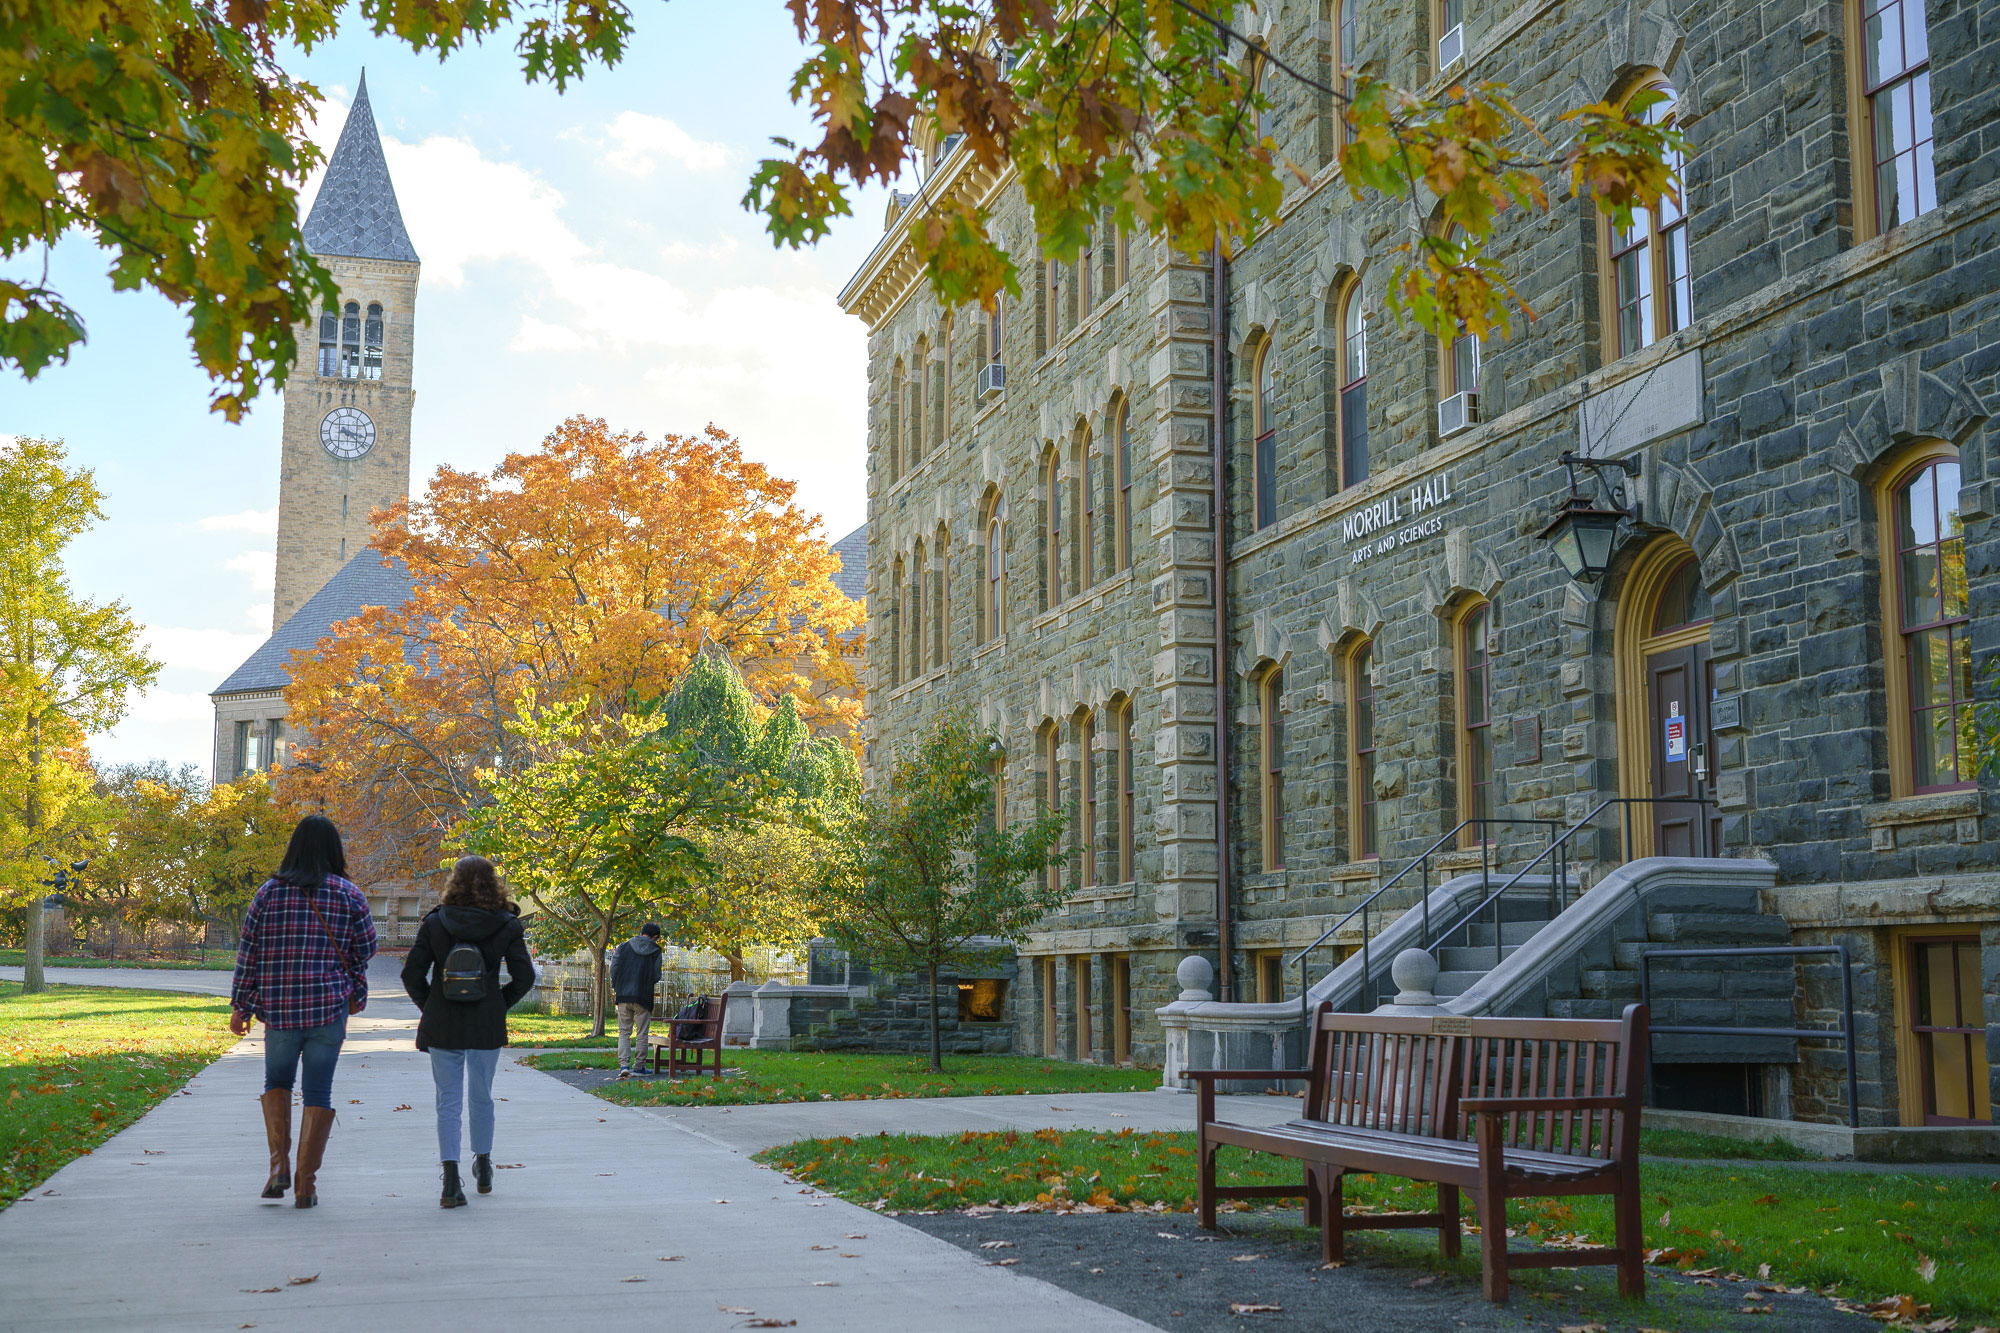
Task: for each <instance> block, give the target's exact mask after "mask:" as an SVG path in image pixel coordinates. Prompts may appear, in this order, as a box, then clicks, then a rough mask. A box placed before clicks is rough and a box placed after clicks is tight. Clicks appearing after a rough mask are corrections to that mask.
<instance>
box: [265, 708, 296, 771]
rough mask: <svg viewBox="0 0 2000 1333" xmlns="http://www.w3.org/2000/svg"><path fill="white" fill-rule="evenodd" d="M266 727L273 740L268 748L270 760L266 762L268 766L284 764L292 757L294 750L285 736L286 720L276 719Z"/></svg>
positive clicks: (266, 724)
mask: <svg viewBox="0 0 2000 1333" xmlns="http://www.w3.org/2000/svg"><path fill="white" fill-rule="evenodd" d="M264 725H265V729H266V731H267V732H268V733H269V735H270V738H271V739H270V744H269V745H268V746H267V747H266V748H268V749H269V751H270V758H269V759H268V760H267V761H266V766H267V767H268V766H269V765H271V764H283V763H284V762H285V761H286V760H287V759H288V758H290V757H291V750H292V746H291V741H290V740H289V739H288V738H287V737H286V735H285V720H284V719H283V718H278V717H274V718H272V719H271V720H270V721H269V722H267V723H265V724H264Z"/></svg>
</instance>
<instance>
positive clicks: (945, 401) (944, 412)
mask: <svg viewBox="0 0 2000 1333" xmlns="http://www.w3.org/2000/svg"><path fill="white" fill-rule="evenodd" d="M953 328H954V323H953V321H952V320H951V319H950V318H949V317H947V318H946V319H945V322H944V328H943V330H942V331H941V332H939V334H938V364H937V373H936V374H935V375H934V376H933V377H932V382H931V390H932V392H931V406H932V410H933V411H934V412H935V413H936V416H937V425H936V427H935V429H936V435H935V437H934V439H935V442H936V444H937V445H942V444H943V443H944V442H945V441H946V440H947V439H948V438H950V436H951V350H952V347H951V345H952V331H953Z"/></svg>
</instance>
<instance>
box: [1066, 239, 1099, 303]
mask: <svg viewBox="0 0 2000 1333" xmlns="http://www.w3.org/2000/svg"><path fill="white" fill-rule="evenodd" d="M1070 283H1071V285H1072V287H1073V288H1074V289H1075V291H1076V320H1075V322H1076V323H1078V324H1081V323H1083V321H1085V320H1086V319H1089V318H1090V312H1091V310H1092V309H1093V308H1094V305H1095V297H1096V295H1097V292H1096V287H1097V229H1096V228H1095V227H1093V228H1091V229H1090V230H1089V231H1087V232H1085V233H1084V234H1083V250H1082V252H1081V253H1080V254H1078V255H1077V259H1076V264H1075V265H1074V266H1073V267H1072V268H1071V269H1070Z"/></svg>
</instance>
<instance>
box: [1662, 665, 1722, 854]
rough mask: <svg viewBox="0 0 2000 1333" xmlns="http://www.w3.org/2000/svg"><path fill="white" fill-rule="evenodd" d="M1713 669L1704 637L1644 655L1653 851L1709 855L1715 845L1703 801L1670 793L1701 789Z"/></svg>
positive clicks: (1703, 787) (1696, 792)
mask: <svg viewBox="0 0 2000 1333" xmlns="http://www.w3.org/2000/svg"><path fill="white" fill-rule="evenodd" d="M1714 697H1715V669H1714V667H1713V666H1711V665H1710V663H1709V660H1708V640H1707V639H1706V638H1704V639H1702V640H1700V641H1699V642H1696V643H1689V644H1683V645H1681V646H1680V647H1678V648H1668V649H1666V650H1664V651H1662V652H1656V653H1648V654H1647V655H1646V701H1647V710H1648V713H1649V714H1650V716H1651V718H1652V737H1651V740H1652V751H1653V756H1652V758H1653V773H1652V777H1653V795H1654V796H1655V797H1663V798H1668V799H1664V800H1656V801H1655V802H1654V804H1653V806H1652V813H1653V853H1654V855H1656V856H1709V855H1712V854H1713V853H1712V851H1711V849H1712V848H1713V847H1714V846H1715V841H1714V839H1713V838H1712V837H1711V836H1710V834H1711V830H1710V829H1709V828H1708V827H1707V825H1708V822H1709V820H1708V815H1707V812H1706V807H1704V806H1701V805H1697V804H1695V803H1694V802H1692V801H1688V802H1686V803H1683V802H1681V801H1677V800H1673V799H1671V798H1674V797H1699V796H1705V795H1707V787H1708V781H1707V779H1708V763H1709V752H1708V702H1709V700H1710V699H1712V698H1714Z"/></svg>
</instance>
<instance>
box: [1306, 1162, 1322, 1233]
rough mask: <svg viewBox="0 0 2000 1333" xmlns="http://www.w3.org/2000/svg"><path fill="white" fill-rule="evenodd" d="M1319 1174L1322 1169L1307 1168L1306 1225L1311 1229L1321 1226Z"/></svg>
mask: <svg viewBox="0 0 2000 1333" xmlns="http://www.w3.org/2000/svg"><path fill="white" fill-rule="evenodd" d="M1319 1172H1320V1168H1318V1167H1316V1166H1308V1167H1306V1225H1307V1226H1309V1227H1316V1226H1318V1225H1319V1224H1320V1217H1321V1211H1320V1206H1319V1205H1320V1197H1319Z"/></svg>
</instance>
